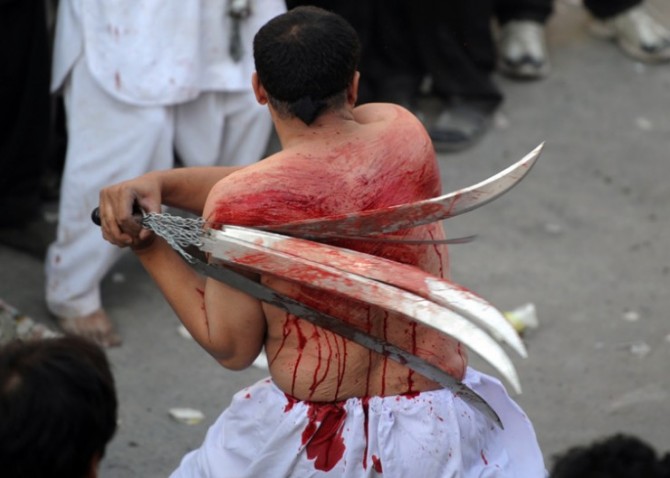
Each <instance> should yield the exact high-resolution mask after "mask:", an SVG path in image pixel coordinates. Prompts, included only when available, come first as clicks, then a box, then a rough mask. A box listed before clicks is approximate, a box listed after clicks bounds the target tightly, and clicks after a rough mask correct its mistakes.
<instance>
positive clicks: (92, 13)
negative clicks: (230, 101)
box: [52, 0, 286, 105]
mask: <svg viewBox="0 0 670 478" xmlns="http://www.w3.org/2000/svg"><path fill="white" fill-rule="evenodd" d="M251 8H252V9H251V12H252V13H251V15H250V16H249V17H247V18H245V19H243V20H242V21H240V23H239V25H240V40H241V42H242V45H243V49H244V52H243V53H244V54H243V55H242V58H241V59H240V61H238V62H236V61H234V60H233V59H232V58H231V56H230V55H229V45H230V32H231V28H232V24H231V22H232V20H231V18H230V16H229V15H228V14H227V10H228V1H226V0H188V1H184V0H113V1H111V0H62V1H61V2H60V5H59V12H58V15H59V18H58V22H57V28H56V36H55V40H54V44H55V46H54V63H53V65H54V66H53V74H52V89H53V90H56V89H58V88H59V87H61V86H62V84H63V82H64V81H65V78H66V77H67V74H68V72H69V71H70V70H71V68H72V67H73V65H74V62H75V61H76V59H77V58H78V57H79V55H80V54H82V53H83V54H84V55H85V56H86V63H87V66H88V68H89V70H90V72H91V75H92V76H93V77H94V78H95V80H96V81H97V82H98V83H99V84H100V86H101V87H102V88H103V89H104V90H105V91H106V92H107V93H108V94H110V95H112V96H113V97H115V98H118V99H120V100H123V101H124V102H127V103H131V104H136V105H168V104H175V103H181V102H184V101H188V100H191V99H193V98H195V97H196V96H197V95H198V94H199V93H200V92H201V91H246V90H248V89H249V82H250V78H251V74H252V73H253V71H254V63H253V56H252V54H251V53H252V51H251V50H252V42H253V37H254V35H255V34H256V32H257V31H258V29H259V28H260V27H261V26H262V25H263V24H265V23H266V22H267V21H268V20H269V19H271V18H273V17H274V16H276V15H279V14H280V13H283V12H284V11H285V10H286V7H285V4H284V2H283V1H282V0H251Z"/></svg>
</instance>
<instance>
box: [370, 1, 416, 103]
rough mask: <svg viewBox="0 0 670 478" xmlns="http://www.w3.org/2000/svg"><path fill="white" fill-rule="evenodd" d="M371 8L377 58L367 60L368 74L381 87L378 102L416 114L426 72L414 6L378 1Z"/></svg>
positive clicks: (378, 91)
mask: <svg viewBox="0 0 670 478" xmlns="http://www.w3.org/2000/svg"><path fill="white" fill-rule="evenodd" d="M371 4H372V5H373V12H372V16H373V18H374V21H373V23H372V34H371V37H372V38H371V41H370V42H369V43H370V44H372V46H373V48H372V52H373V55H368V57H367V69H366V71H367V73H368V75H370V76H372V78H373V79H372V81H373V82H374V84H376V85H377V97H376V101H383V102H389V103H396V104H399V105H402V106H404V107H406V108H408V109H410V110H413V111H415V112H416V111H417V109H418V108H417V97H418V94H419V86H420V84H421V81H422V80H423V77H424V76H425V74H426V71H425V69H424V66H423V62H422V61H421V60H420V59H419V57H418V56H417V51H418V49H419V45H418V44H417V43H416V41H415V37H414V33H413V28H414V27H413V25H412V22H411V19H410V10H411V8H412V7H411V5H410V2H407V1H404V0H381V1H378V0H375V1H372V2H371ZM362 75H363V72H361V76H362Z"/></svg>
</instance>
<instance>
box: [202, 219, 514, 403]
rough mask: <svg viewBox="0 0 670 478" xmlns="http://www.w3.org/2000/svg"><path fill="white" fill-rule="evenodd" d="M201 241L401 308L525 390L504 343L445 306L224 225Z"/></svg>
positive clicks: (215, 251)
mask: <svg viewBox="0 0 670 478" xmlns="http://www.w3.org/2000/svg"><path fill="white" fill-rule="evenodd" d="M202 243H203V244H202V246H201V247H200V249H201V250H202V251H204V252H208V253H210V254H211V255H212V256H213V257H214V258H217V259H220V260H222V261H224V262H226V263H230V264H235V265H237V266H242V267H245V266H246V267H249V268H251V269H253V270H255V271H256V272H259V271H260V272H264V273H267V274H273V275H276V276H278V277H281V278H283V279H286V280H291V281H295V282H298V283H302V284H305V285H308V286H310V287H314V288H318V289H321V290H324V291H328V292H331V293H335V294H340V295H344V296H346V297H348V298H351V299H354V300H357V301H359V302H363V303H367V304H371V305H374V306H376V307H379V308H381V309H384V310H387V311H389V312H392V313H396V314H402V315H404V316H406V317H408V318H411V319H413V320H414V321H416V323H418V324H421V325H423V326H427V327H430V328H432V329H434V330H436V331H438V332H441V333H443V334H446V335H449V336H451V337H453V338H455V339H456V340H458V341H460V342H462V343H463V344H465V345H466V346H467V347H469V348H470V349H472V350H473V351H475V352H476V353H477V354H478V355H480V356H481V357H482V358H483V359H484V360H486V361H487V362H488V363H489V364H490V365H491V366H492V367H493V368H494V369H496V370H497V371H498V373H500V375H501V376H502V377H503V378H504V379H505V380H506V381H507V382H508V383H509V384H510V385H511V386H512V388H513V389H514V390H515V391H517V392H520V391H521V385H520V382H519V378H518V375H517V373H516V369H515V368H514V365H513V363H512V361H511V360H510V359H509V357H508V356H507V354H506V353H505V351H504V350H503V349H502V348H501V347H500V345H498V344H497V343H496V341H495V340H493V339H492V338H491V337H490V336H489V335H488V334H487V333H486V332H484V331H483V330H482V329H480V328H478V327H477V326H476V325H474V324H473V323H472V322H470V321H469V320H467V319H465V318H463V317H462V316H461V315H459V314H457V313H455V312H453V311H451V310H449V309H447V308H444V307H441V306H439V305H437V304H435V303H434V302H431V301H429V300H426V299H423V298H421V297H419V296H417V295H415V294H412V293H410V292H407V291H404V290H402V289H398V288H396V287H393V286H390V285H387V284H384V283H381V282H377V281H374V280H371V279H367V278H365V277H362V276H359V275H356V274H350V273H347V272H343V271H341V270H338V269H335V268H333V267H330V266H326V265H324V264H321V263H318V262H314V261H309V260H306V259H301V258H299V257H295V256H291V255H289V254H284V253H281V252H278V251H275V250H272V249H269V248H267V247H264V246H261V245H258V244H255V243H252V242H246V241H244V240H240V239H237V238H234V237H232V236H230V235H227V234H226V232H225V229H224V230H221V231H216V230H210V231H208V232H207V233H205V235H204V236H203V237H202Z"/></svg>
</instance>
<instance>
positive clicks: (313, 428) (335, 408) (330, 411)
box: [302, 402, 347, 471]
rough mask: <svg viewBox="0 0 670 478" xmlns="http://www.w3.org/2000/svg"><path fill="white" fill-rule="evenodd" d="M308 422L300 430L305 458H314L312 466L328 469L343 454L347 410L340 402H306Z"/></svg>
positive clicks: (331, 467)
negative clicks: (343, 435) (343, 433)
mask: <svg viewBox="0 0 670 478" xmlns="http://www.w3.org/2000/svg"><path fill="white" fill-rule="evenodd" d="M307 405H308V409H307V416H308V419H309V423H308V424H307V427H305V430H304V431H303V432H302V444H303V445H306V447H305V450H306V452H307V458H308V459H310V460H314V468H316V469H317V470H321V471H330V470H332V469H333V467H335V465H336V464H337V462H339V461H340V460H341V459H342V457H343V456H344V450H345V449H346V447H345V445H344V438H343V437H342V431H343V427H342V425H343V424H344V420H345V419H346V417H347V412H346V410H345V409H344V405H343V403H342V402H330V403H315V402H308V403H307Z"/></svg>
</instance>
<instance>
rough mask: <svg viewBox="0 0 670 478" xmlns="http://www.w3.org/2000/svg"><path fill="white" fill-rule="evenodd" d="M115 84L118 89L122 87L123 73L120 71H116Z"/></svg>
mask: <svg viewBox="0 0 670 478" xmlns="http://www.w3.org/2000/svg"><path fill="white" fill-rule="evenodd" d="M114 86H116V89H117V90H120V89H121V74H120V73H119V72H118V71H117V72H115V73H114Z"/></svg>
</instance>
